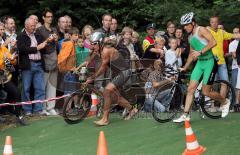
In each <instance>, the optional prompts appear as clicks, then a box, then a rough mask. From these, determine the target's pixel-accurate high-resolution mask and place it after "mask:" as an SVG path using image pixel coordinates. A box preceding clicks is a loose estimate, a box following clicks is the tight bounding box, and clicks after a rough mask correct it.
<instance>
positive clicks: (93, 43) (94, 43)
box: [90, 42, 98, 45]
mask: <svg viewBox="0 0 240 155" xmlns="http://www.w3.org/2000/svg"><path fill="white" fill-rule="evenodd" d="M90 44H91V45H97V44H98V42H92V43H90Z"/></svg>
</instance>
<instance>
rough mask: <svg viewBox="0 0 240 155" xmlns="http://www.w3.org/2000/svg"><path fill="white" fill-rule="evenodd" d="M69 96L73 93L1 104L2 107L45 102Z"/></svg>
mask: <svg viewBox="0 0 240 155" xmlns="http://www.w3.org/2000/svg"><path fill="white" fill-rule="evenodd" d="M68 96H71V94H66V95H62V96H58V97H53V98H49V99H45V100H34V101H25V102H16V103H2V104H0V107H2V106H9V105H14V106H15V105H26V104H35V103H45V102H49V101H54V100H59V99H61V98H65V97H68Z"/></svg>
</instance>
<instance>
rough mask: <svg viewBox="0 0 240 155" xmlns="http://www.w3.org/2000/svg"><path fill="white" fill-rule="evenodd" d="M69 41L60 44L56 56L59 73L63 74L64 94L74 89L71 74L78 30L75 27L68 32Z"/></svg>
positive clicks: (74, 61)
mask: <svg viewBox="0 0 240 155" xmlns="http://www.w3.org/2000/svg"><path fill="white" fill-rule="evenodd" d="M69 34H70V39H69V40H68V41H64V42H63V43H62V48H61V50H60V53H59V55H58V68H59V71H60V72H62V73H64V93H65V94H67V93H71V92H72V91H74V90H75V89H76V82H77V78H76V75H75V74H72V73H71V71H73V70H74V69H75V67H76V49H75V47H76V44H77V41H78V36H79V30H78V29H77V28H75V27H73V28H71V29H70V30H69Z"/></svg>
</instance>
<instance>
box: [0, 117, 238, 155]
mask: <svg viewBox="0 0 240 155" xmlns="http://www.w3.org/2000/svg"><path fill="white" fill-rule="evenodd" d="M239 119H240V115H239V114H237V113H235V114H230V116H229V117H227V118H226V119H219V120H213V119H206V120H201V119H200V118H199V117H198V115H196V114H195V115H194V117H193V118H192V121H191V126H192V128H193V131H194V133H195V134H196V136H197V139H198V142H199V143H200V144H201V145H203V146H205V147H207V151H206V153H205V154H206V155H236V154H239V153H240V147H239V146H240V121H239ZM94 120H95V118H91V119H86V120H84V121H83V122H81V123H79V124H76V125H68V124H66V123H65V122H64V121H63V119H62V118H59V117H55V118H54V117H52V118H46V119H43V120H37V121H33V122H31V125H29V126H27V127H16V128H10V129H7V130H5V131H3V132H1V133H0V146H1V147H0V152H2V151H3V146H4V141H5V136H7V135H11V136H12V137H13V150H14V153H15V154H16V155H40V154H41V155H77V154H82V155H93V154H96V148H97V141H98V136H99V132H100V131H101V130H102V131H104V133H105V137H106V139H107V143H108V149H109V154H110V155H175V154H176V155H179V154H181V153H182V152H183V150H184V149H185V131H184V127H183V126H182V125H177V124H174V123H171V122H170V123H164V124H160V123H157V122H156V121H154V120H153V119H144V118H138V119H134V120H130V121H123V120H121V119H120V118H119V117H118V115H115V114H112V115H111V123H110V124H109V125H108V126H105V127H96V126H94V124H93V123H92V122H93V121H94Z"/></svg>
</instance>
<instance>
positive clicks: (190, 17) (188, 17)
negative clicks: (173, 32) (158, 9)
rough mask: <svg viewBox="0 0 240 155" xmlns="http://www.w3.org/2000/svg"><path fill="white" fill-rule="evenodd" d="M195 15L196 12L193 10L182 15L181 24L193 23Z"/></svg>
mask: <svg viewBox="0 0 240 155" xmlns="http://www.w3.org/2000/svg"><path fill="white" fill-rule="evenodd" d="M193 16H194V13H193V12H189V13H187V14H185V15H183V16H182V17H181V21H180V24H181V25H186V24H190V23H192V21H193Z"/></svg>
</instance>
